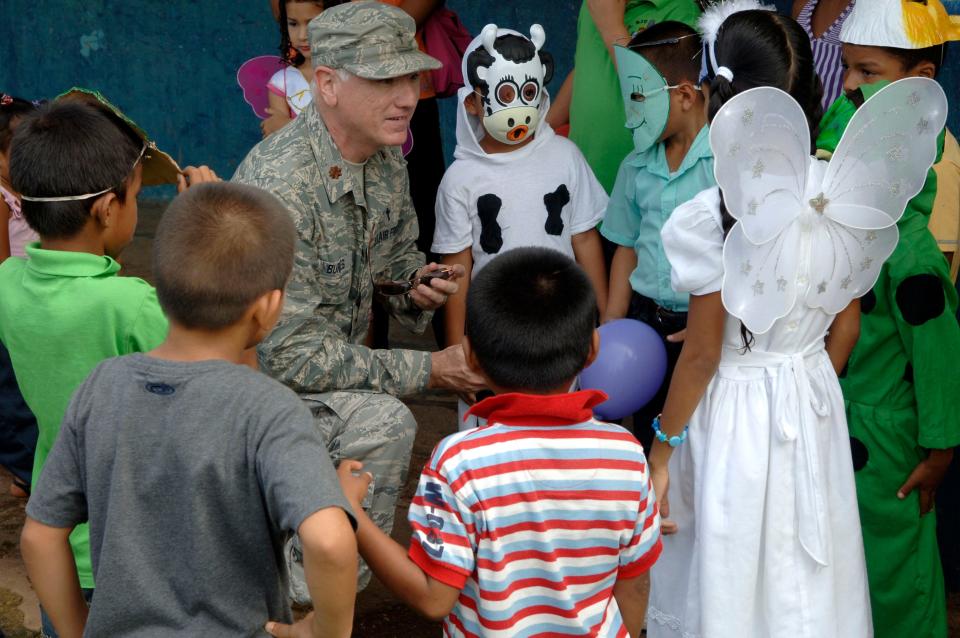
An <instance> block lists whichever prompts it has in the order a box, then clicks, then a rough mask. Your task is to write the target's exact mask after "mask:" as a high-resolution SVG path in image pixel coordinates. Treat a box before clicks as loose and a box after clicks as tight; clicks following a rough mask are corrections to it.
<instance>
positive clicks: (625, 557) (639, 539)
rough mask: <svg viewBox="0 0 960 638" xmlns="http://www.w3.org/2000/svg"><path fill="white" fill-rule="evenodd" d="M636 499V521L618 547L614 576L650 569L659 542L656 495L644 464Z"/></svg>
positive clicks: (643, 571) (658, 555)
mask: <svg viewBox="0 0 960 638" xmlns="http://www.w3.org/2000/svg"><path fill="white" fill-rule="evenodd" d="M639 481H640V499H639V506H638V507H637V523H636V525H635V526H634V528H633V534H631V535H630V538H629V541H628V542H627V543H626V544H625V545H623V546H621V547H620V571H619V573H618V574H617V577H618V578H623V579H627V578H636V577H637V576H639V575H640V574H643V573H645V572H646V571H647V570H649V569H650V567H651V566H653V564H654V563H655V562H657V558H659V557H660V552H661V551H662V549H663V544H662V542H661V540H660V513H659V512H658V511H657V497H656V495H655V494H654V493H653V487H652V486H651V485H650V473H649V470H648V468H647V465H646V464H644V468H643V472H642V473H641V474H640V478H639Z"/></svg>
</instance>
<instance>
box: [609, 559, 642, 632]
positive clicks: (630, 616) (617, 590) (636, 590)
mask: <svg viewBox="0 0 960 638" xmlns="http://www.w3.org/2000/svg"><path fill="white" fill-rule="evenodd" d="M649 592H650V576H649V574H642V575H640V576H637V577H636V578H630V579H628V580H620V579H617V582H616V584H614V586H613V597H614V598H616V599H617V607H619V608H620V616H621V617H622V618H623V624H624V625H625V626H626V628H627V633H628V634H630V635H631V636H642V635H643V627H644V622H645V617H646V615H647V595H648V594H649Z"/></svg>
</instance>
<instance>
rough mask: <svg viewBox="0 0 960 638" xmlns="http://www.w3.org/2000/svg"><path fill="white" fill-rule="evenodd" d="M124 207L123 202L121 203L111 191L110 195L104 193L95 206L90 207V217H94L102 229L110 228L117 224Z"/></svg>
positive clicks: (95, 202)
mask: <svg viewBox="0 0 960 638" xmlns="http://www.w3.org/2000/svg"><path fill="white" fill-rule="evenodd" d="M122 206H123V202H122V201H120V198H119V197H117V194H116V193H114V192H113V191H110V192H109V193H104V194H103V195H101V196H100V197H98V198H97V199H96V200H95V201H94V202H93V205H92V206H90V216H91V217H93V219H94V220H96V222H97V224H99V225H100V226H101V227H103V228H110V227H112V226H113V225H114V224H115V223H116V221H117V215H118V214H119V212H120V208H121V207H122Z"/></svg>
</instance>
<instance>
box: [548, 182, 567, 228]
mask: <svg viewBox="0 0 960 638" xmlns="http://www.w3.org/2000/svg"><path fill="white" fill-rule="evenodd" d="M569 203H570V191H569V190H567V185H566V184H560V186H559V187H558V188H557V190H555V191H553V192H552V193H547V194H546V195H544V196H543V204H544V206H546V207H547V223H546V224H544V225H543V228H544V230H546V231H547V234H548V235H561V234H563V218H562V217H561V216H560V215H561V214H562V213H563V207H564V206H566V205H567V204H569Z"/></svg>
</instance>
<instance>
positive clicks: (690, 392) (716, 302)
mask: <svg viewBox="0 0 960 638" xmlns="http://www.w3.org/2000/svg"><path fill="white" fill-rule="evenodd" d="M725 320H726V311H725V310H724V308H723V301H722V300H721V299H720V293H719V292H713V293H710V294H707V295H690V308H689V310H688V313H687V335H686V340H685V341H684V342H683V349H682V350H681V351H680V358H679V359H678V360H677V367H676V368H675V369H674V371H673V378H672V379H671V380H670V389H669V390H668V391H667V401H666V403H665V404H664V406H663V414H662V415H661V416H660V429H661V430H663V433H664V434H666V435H667V436H668V437H670V436H678V435H679V434H680V432H682V431H683V428H684V427H686V425H687V422H688V421H690V417H691V416H693V413H694V411H695V410H696V409H697V406H698V405H699V404H700V399H702V398H703V393H704V392H705V391H706V389H707V385H708V384H709V383H710V380H711V379H713V375H714V374H716V372H717V367H718V366H719V365H720V354H721V352H722V349H723V328H724V323H725ZM648 425H649V424H646V423H643V424H640V427H648ZM672 453H673V448H672V447H670V446H669V445H667V444H666V443H661V442H660V441H658V440H655V441H654V442H653V447H652V449H651V450H650V454H649V462H650V475H651V480H652V483H653V489H654V493H655V494H656V495H657V503H658V504H659V505H660V515H661V516H662V517H663V518H664V519H666V518H667V517H669V516H670V506H669V501H667V489H668V484H669V475H668V473H667V463H668V462H669V461H670V456H671V454H672ZM662 529H663V533H664V534H671V533H673V532H675V531H676V529H677V528H676V524H675V523H672V522H668V521H663V527H662Z"/></svg>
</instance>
